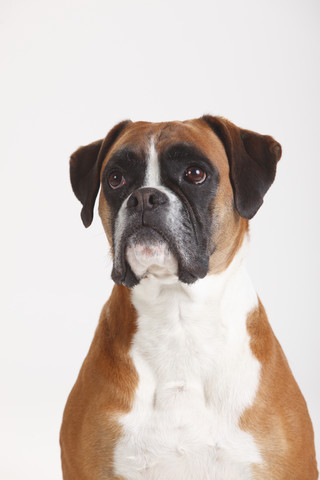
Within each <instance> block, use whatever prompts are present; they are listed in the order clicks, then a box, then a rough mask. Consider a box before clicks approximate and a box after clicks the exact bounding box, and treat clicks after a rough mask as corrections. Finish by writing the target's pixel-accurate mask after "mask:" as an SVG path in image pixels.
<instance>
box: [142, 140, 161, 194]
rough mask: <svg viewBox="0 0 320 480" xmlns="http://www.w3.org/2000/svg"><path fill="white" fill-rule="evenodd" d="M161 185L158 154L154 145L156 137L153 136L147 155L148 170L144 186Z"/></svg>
mask: <svg viewBox="0 0 320 480" xmlns="http://www.w3.org/2000/svg"><path fill="white" fill-rule="evenodd" d="M159 185H160V167H159V160H158V154H157V152H156V149H155V146H154V139H153V138H152V140H151V143H150V148H149V154H148V157H147V170H146V176H145V179H144V184H143V186H144V187H158V186H159Z"/></svg>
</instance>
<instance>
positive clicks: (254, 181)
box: [202, 115, 281, 219]
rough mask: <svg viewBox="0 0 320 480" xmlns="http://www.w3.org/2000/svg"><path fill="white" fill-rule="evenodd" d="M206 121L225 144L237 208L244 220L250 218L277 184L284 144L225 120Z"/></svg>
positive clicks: (219, 118)
mask: <svg viewBox="0 0 320 480" xmlns="http://www.w3.org/2000/svg"><path fill="white" fill-rule="evenodd" d="M202 118H203V120H204V121H205V122H206V123H207V124H208V125H209V126H210V127H211V128H212V130H213V131H214V133H215V134H216V135H217V136H218V137H219V138H220V140H221V141H222V143H223V145H224V148H225V151H226V154H227V157H228V160H229V167H230V181H231V185H232V188H233V194H234V200H235V205H236V208H237V210H238V212H239V214H240V215H241V217H243V218H247V219H250V218H252V217H253V216H254V215H255V214H256V213H257V211H258V210H259V208H260V207H261V205H262V203H263V197H264V195H265V194H266V192H267V190H268V189H269V187H270V186H271V184H272V183H273V180H274V178H275V175H276V167H277V162H278V161H279V160H280V157H281V145H280V144H279V143H278V142H276V141H275V140H274V139H273V138H272V137H269V136H268V135H260V134H259V133H255V132H251V131H250V130H243V129H242V128H239V127H237V126H236V125H234V124H233V123H231V122H229V121H228V120H226V119H224V118H221V117H212V116H210V115H205V116H203V117H202Z"/></svg>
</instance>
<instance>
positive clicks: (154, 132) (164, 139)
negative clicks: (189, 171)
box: [101, 119, 229, 177]
mask: <svg viewBox="0 0 320 480" xmlns="http://www.w3.org/2000/svg"><path fill="white" fill-rule="evenodd" d="M152 141H153V143H154V147H155V149H156V151H157V153H158V155H159V154H160V153H161V152H162V151H163V150H165V149H166V148H168V147H169V146H170V144H174V143H181V142H186V143H189V144H191V145H194V146H195V147H196V148H197V149H198V150H202V151H203V153H204V154H205V156H206V157H207V158H208V159H209V160H210V161H211V162H212V163H213V165H215V166H216V167H217V168H218V169H219V171H220V173H221V174H222V176H224V174H225V175H226V176H227V177H228V175H229V163H228V159H227V156H226V152H225V149H224V146H223V144H222V142H221V141H220V139H219V138H218V137H217V136H216V135H215V134H214V133H213V131H212V130H211V129H210V127H209V126H208V125H207V124H206V122H204V121H203V120H202V119H195V120H186V121H184V122H180V121H173V122H160V123H150V122H135V123H132V124H130V125H128V127H127V128H126V129H125V131H124V132H123V134H122V135H120V137H119V138H118V139H117V140H116V142H115V143H114V145H113V146H112V148H111V149H110V151H109V152H108V155H107V156H106V158H105V160H104V162H103V165H102V169H101V170H103V169H104V167H105V166H106V164H107V162H108V160H109V158H111V156H112V155H113V154H114V153H115V152H116V151H117V150H119V149H121V148H128V149H131V150H133V151H136V152H137V154H138V155H139V156H141V157H144V158H145V157H146V156H147V155H148V152H149V149H150V143H151V142H152Z"/></svg>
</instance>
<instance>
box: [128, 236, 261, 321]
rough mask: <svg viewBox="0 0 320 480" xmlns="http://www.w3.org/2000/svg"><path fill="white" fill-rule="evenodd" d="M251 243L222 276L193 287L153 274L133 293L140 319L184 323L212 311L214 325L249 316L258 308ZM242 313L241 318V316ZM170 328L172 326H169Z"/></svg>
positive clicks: (199, 281) (196, 283) (243, 247)
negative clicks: (251, 273) (251, 275)
mask: <svg viewBox="0 0 320 480" xmlns="http://www.w3.org/2000/svg"><path fill="white" fill-rule="evenodd" d="M247 244H248V241H247V239H245V241H244V242H243V244H242V246H241V247H240V249H239V250H238V252H237V253H236V255H235V256H234V258H233V260H232V262H231V263H230V265H229V266H228V267H227V268H226V270H224V271H223V272H221V273H219V274H211V275H207V276H206V277H205V278H203V279H200V280H198V281H197V282H195V283H194V284H192V285H187V284H184V283H182V282H180V281H179V280H178V278H177V277H176V276H175V275H171V276H163V277H161V276H155V275H149V276H148V277H146V278H144V279H142V280H141V282H140V284H139V285H137V286H136V287H135V288H134V289H133V292H132V302H133V304H134V306H135V308H136V310H137V313H138V316H140V317H141V316H143V317H148V316H149V315H150V317H152V320H151V321H152V322H156V321H157V318H158V316H159V319H158V320H159V322H165V321H170V319H172V320H173V318H175V320H176V321H179V319H180V321H183V316H184V315H186V317H190V316H191V315H192V314H194V316H195V318H198V317H199V310H200V311H201V310H205V311H206V312H207V313H209V312H210V314H211V316H212V321H213V322H218V321H221V322H222V323H228V322H229V321H231V320H232V316H233V313H235V312H236V313H237V315H238V316H239V313H240V312H241V313H242V312H243V313H248V312H249V311H250V310H252V309H253V308H254V307H255V306H256V305H257V295H256V293H255V290H254V288H253V285H252V282H251V280H250V278H249V275H248V273H247V270H246V262H245V257H246V252H247ZM241 313H240V316H241ZM168 326H169V325H168Z"/></svg>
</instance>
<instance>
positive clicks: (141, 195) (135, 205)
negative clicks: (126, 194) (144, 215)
mask: <svg viewBox="0 0 320 480" xmlns="http://www.w3.org/2000/svg"><path fill="white" fill-rule="evenodd" d="M168 200H169V199H168V197H167V195H166V194H165V193H163V192H160V190H157V189H156V188H149V187H145V188H139V190H136V191H135V192H133V193H132V195H131V197H130V198H129V200H128V203H127V206H128V208H129V209H130V210H133V211H140V212H142V211H146V210H155V209H156V208H157V207H158V206H159V205H163V204H165V203H167V202H168Z"/></svg>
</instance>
